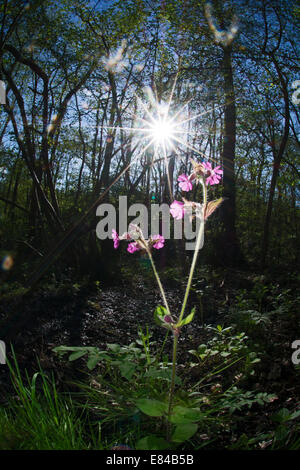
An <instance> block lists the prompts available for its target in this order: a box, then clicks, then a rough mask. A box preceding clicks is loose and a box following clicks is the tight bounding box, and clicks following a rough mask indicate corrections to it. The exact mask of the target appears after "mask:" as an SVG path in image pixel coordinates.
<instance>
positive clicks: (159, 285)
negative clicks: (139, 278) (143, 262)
mask: <svg viewBox="0 0 300 470" xmlns="http://www.w3.org/2000/svg"><path fill="white" fill-rule="evenodd" d="M147 254H148V256H149V259H150V261H151V265H152V269H153V272H154V275H155V278H156V281H157V284H158V287H159V289H160V293H161V295H162V298H163V301H164V304H165V307H166V310H167V312H168V315H170V316H171V313H170V309H169V305H168V301H167V298H166V294H165V291H164V288H163V286H162V283H161V281H160V277H159V274H158V272H157V270H156V267H155V264H154V261H153V258H152V255H151V251H150V250H149V249H148V248H147Z"/></svg>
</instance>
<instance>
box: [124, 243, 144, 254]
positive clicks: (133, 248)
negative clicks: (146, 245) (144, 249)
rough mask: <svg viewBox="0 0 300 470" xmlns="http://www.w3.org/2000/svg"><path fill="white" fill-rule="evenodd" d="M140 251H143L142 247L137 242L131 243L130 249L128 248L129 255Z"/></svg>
mask: <svg viewBox="0 0 300 470" xmlns="http://www.w3.org/2000/svg"><path fill="white" fill-rule="evenodd" d="M140 249H141V247H140V246H139V244H138V243H137V242H132V243H129V244H128V247H127V251H128V252H129V253H134V252H135V251H139V250H140Z"/></svg>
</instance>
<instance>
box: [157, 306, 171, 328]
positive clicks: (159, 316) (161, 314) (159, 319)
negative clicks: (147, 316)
mask: <svg viewBox="0 0 300 470" xmlns="http://www.w3.org/2000/svg"><path fill="white" fill-rule="evenodd" d="M165 315H168V312H167V309H166V308H165V307H163V306H162V305H159V306H158V307H156V309H155V311H154V321H155V323H156V324H157V325H159V326H161V324H162V323H163V318H164V317H165Z"/></svg>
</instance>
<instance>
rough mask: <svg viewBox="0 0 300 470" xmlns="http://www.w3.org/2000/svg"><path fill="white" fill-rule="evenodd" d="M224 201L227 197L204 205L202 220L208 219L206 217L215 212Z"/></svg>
mask: <svg viewBox="0 0 300 470" xmlns="http://www.w3.org/2000/svg"><path fill="white" fill-rule="evenodd" d="M225 199H228V198H227V197H220V198H219V199H215V200H214V201H210V202H208V203H207V204H206V206H205V211H204V219H205V220H206V219H208V217H209V216H210V215H211V214H212V213H213V212H215V210H216V209H218V207H219V206H220V205H221V204H222V202H223V201H225Z"/></svg>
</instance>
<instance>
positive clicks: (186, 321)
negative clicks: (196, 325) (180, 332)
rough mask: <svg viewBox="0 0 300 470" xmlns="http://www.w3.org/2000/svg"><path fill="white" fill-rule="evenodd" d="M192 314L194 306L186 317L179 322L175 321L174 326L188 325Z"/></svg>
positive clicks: (193, 313) (191, 319)
mask: <svg viewBox="0 0 300 470" xmlns="http://www.w3.org/2000/svg"><path fill="white" fill-rule="evenodd" d="M194 315H195V307H194V308H193V310H192V311H191V313H190V314H189V315H188V316H187V317H185V318H184V319H183V320H181V322H179V323H177V325H176V327H177V328H181V327H182V326H184V325H188V324H189V323H191V321H193V318H194Z"/></svg>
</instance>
